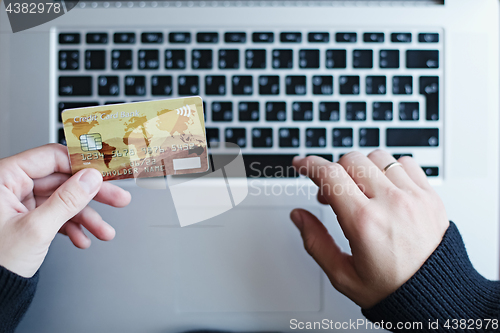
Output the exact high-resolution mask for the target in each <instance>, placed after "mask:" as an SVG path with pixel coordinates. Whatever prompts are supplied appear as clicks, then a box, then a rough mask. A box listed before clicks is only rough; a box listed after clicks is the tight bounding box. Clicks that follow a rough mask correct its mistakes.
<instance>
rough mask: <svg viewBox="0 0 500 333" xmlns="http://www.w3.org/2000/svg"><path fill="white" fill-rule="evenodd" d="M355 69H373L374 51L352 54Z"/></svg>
mask: <svg viewBox="0 0 500 333" xmlns="http://www.w3.org/2000/svg"><path fill="white" fill-rule="evenodd" d="M352 67H353V68H373V50H354V51H353V52H352Z"/></svg>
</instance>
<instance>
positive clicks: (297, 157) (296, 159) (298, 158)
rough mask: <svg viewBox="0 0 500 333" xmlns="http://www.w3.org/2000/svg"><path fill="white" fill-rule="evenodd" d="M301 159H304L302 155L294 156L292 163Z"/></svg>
mask: <svg viewBox="0 0 500 333" xmlns="http://www.w3.org/2000/svg"><path fill="white" fill-rule="evenodd" d="M300 160H302V157H300V156H294V157H293V160H292V163H298V162H299V161H300Z"/></svg>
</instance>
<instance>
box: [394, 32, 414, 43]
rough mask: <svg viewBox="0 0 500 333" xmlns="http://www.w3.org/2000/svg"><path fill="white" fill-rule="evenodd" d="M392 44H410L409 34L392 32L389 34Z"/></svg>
mask: <svg viewBox="0 0 500 333" xmlns="http://www.w3.org/2000/svg"><path fill="white" fill-rule="evenodd" d="M391 42H393V43H411V32H394V33H392V34H391Z"/></svg>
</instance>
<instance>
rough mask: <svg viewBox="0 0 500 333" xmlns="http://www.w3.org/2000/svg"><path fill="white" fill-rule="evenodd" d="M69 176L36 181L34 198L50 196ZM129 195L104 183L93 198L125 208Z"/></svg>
mask: <svg viewBox="0 0 500 333" xmlns="http://www.w3.org/2000/svg"><path fill="white" fill-rule="evenodd" d="M69 177H70V175H68V174H64V173H54V174H51V175H48V176H46V177H43V178H40V179H36V180H35V181H34V182H35V186H34V188H33V192H34V194H35V195H36V196H44V197H48V196H50V195H51V194H52V193H53V192H54V191H55V190H56V189H57V188H58V187H59V186H61V185H62V184H63V183H64V182H65V181H66V180H68V179H69ZM130 199H131V196H130V193H129V192H128V191H125V190H124V189H122V188H120V187H118V186H116V185H114V184H111V183H106V182H104V183H103V184H102V186H101V189H100V190H99V192H98V193H97V195H96V196H95V197H94V200H95V201H98V202H101V203H103V204H106V205H110V206H113V207H125V206H126V205H128V204H129V203H130Z"/></svg>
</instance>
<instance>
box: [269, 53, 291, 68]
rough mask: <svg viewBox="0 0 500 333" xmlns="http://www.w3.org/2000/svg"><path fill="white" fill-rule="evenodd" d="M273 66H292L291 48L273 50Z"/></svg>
mask: <svg viewBox="0 0 500 333" xmlns="http://www.w3.org/2000/svg"><path fill="white" fill-rule="evenodd" d="M272 64H273V68H276V69H278V68H281V69H283V68H293V50H273V61H272Z"/></svg>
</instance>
